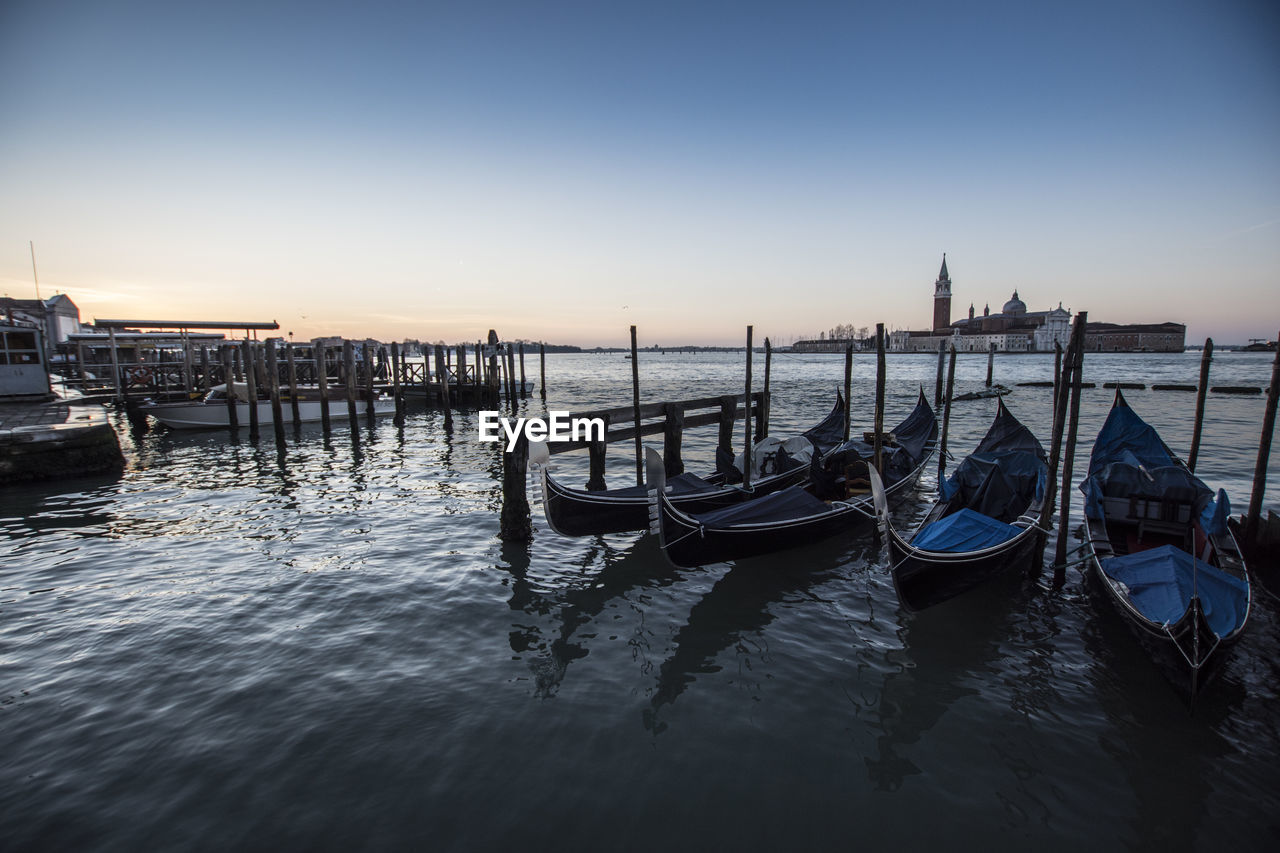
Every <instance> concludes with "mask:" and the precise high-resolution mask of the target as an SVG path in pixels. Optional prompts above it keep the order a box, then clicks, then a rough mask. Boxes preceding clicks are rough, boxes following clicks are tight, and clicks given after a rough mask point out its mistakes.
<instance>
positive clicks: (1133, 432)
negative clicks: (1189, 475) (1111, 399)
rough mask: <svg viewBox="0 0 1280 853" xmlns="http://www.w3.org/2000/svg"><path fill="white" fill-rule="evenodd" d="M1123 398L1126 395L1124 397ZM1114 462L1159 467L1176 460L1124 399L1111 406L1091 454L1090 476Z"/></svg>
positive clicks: (1172, 463) (1171, 463)
mask: <svg viewBox="0 0 1280 853" xmlns="http://www.w3.org/2000/svg"><path fill="white" fill-rule="evenodd" d="M1122 399H1123V398H1122ZM1113 462H1127V463H1129V464H1130V465H1138V464H1141V465H1143V466H1145V467H1147V468H1160V467H1163V466H1165V465H1174V464H1176V463H1175V462H1174V459H1173V454H1172V453H1170V452H1169V448H1168V447H1166V446H1165V443H1164V442H1163V441H1161V440H1160V436H1159V434H1157V433H1156V431H1155V430H1154V429H1152V428H1151V426H1150V425H1149V424H1147V422H1146V421H1144V420H1143V419H1142V418H1140V417H1138V415H1137V413H1136V412H1134V410H1133V409H1131V408H1129V406H1128V405H1127V404H1124V403H1123V402H1122V401H1121V402H1117V404H1116V405H1114V406H1112V407H1111V412H1110V413H1109V414H1108V415H1107V420H1106V423H1104V424H1103V425H1102V429H1101V430H1100V431H1099V432H1098V438H1097V440H1096V441H1095V442H1094V443H1093V453H1092V455H1090V457H1089V476H1090V477H1092V476H1093V475H1094V474H1096V473H1098V472H1099V471H1101V470H1102V469H1103V468H1105V467H1106V466H1107V465H1110V464H1111V463H1113Z"/></svg>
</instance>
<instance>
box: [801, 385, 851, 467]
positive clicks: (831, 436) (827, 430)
mask: <svg viewBox="0 0 1280 853" xmlns="http://www.w3.org/2000/svg"><path fill="white" fill-rule="evenodd" d="M800 434H801V435H803V436H804V437H805V438H807V439H809V440H810V441H812V442H813V446H814V447H816V448H817V450H818V454H819V455H821V454H823V453H826V452H827V451H828V450H830V449H831V448H833V447H835V446H836V445H837V444H839V443H840V442H841V441H843V440H844V395H843V394H841V393H840V392H839V391H837V392H836V405H835V408H833V409H832V410H831V413H830V414H829V415H827V416H826V417H825V418H823V420H822V422H821V423H819V424H818V425H817V426H814V427H811V428H810V429H807V430H805V431H804V432H802V433H800Z"/></svg>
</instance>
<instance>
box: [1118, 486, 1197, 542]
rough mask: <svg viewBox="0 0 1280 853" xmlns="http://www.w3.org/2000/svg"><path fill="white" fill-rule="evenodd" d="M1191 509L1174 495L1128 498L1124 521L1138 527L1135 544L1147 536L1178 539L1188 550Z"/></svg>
mask: <svg viewBox="0 0 1280 853" xmlns="http://www.w3.org/2000/svg"><path fill="white" fill-rule="evenodd" d="M1194 509H1195V506H1194V504H1193V503H1192V501H1191V500H1188V499H1186V498H1184V497H1183V496H1182V495H1178V494H1165V495H1142V494H1134V495H1130V496H1129V506H1128V513H1127V518H1129V519H1131V520H1133V521H1136V522H1137V525H1138V542H1142V540H1143V538H1144V537H1145V536H1147V535H1148V534H1152V535H1157V536H1162V537H1168V536H1173V537H1179V536H1180V537H1182V538H1184V539H1185V540H1186V541H1185V543H1184V547H1185V548H1187V549H1188V550H1189V549H1190V546H1191V544H1192V541H1193V540H1192V535H1193V532H1194V531H1193V525H1192V523H1191V522H1192V517H1193V512H1194Z"/></svg>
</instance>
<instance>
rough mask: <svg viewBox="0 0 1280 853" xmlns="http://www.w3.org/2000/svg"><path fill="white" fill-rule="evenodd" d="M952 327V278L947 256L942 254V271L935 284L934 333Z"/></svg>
mask: <svg viewBox="0 0 1280 853" xmlns="http://www.w3.org/2000/svg"><path fill="white" fill-rule="evenodd" d="M950 326H951V276H950V275H948V274H947V255H946V253H945V252H944V253H943V254H942V269H941V270H940V271H939V272H938V280H937V281H935V282H934V283H933V328H934V331H937V330H939V329H946V328H949V327H950Z"/></svg>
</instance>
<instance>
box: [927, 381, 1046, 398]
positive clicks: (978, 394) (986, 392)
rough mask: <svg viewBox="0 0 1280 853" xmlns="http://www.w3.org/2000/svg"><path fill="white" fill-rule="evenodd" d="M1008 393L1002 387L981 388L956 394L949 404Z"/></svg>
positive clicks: (1006, 389) (1007, 390)
mask: <svg viewBox="0 0 1280 853" xmlns="http://www.w3.org/2000/svg"><path fill="white" fill-rule="evenodd" d="M1051 384H1052V383H1051ZM1008 393H1009V389H1008V388H1006V387H1004V386H1003V385H992V386H991V387H990V388H983V389H982V390H981V391H970V392H969V393H968V394H957V395H956V396H954V397H952V398H951V402H953V403H963V402H966V401H968V400H988V399H990V398H992V397H1003V396H1004V395H1005V394H1008Z"/></svg>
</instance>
